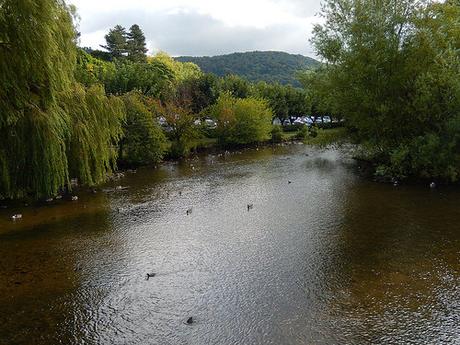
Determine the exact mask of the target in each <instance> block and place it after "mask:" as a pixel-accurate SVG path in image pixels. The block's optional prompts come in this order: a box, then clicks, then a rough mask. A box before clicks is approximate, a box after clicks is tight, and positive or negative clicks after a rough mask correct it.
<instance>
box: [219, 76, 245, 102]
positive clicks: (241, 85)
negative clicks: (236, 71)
mask: <svg viewBox="0 0 460 345" xmlns="http://www.w3.org/2000/svg"><path fill="white" fill-rule="evenodd" d="M220 90H221V91H222V92H230V93H231V94H232V96H233V97H236V98H246V97H248V96H249V94H250V91H251V90H250V84H249V82H248V81H247V80H246V79H243V78H241V77H239V76H237V75H233V74H230V75H227V76H225V77H223V78H222V79H221V82H220Z"/></svg>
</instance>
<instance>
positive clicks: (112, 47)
mask: <svg viewBox="0 0 460 345" xmlns="http://www.w3.org/2000/svg"><path fill="white" fill-rule="evenodd" d="M127 37H128V34H127V32H126V29H125V28H124V27H123V26H121V25H116V26H115V27H114V28H113V29H110V30H109V33H108V34H107V35H105V41H106V45H105V46H101V47H102V48H104V49H107V50H108V51H109V53H110V55H111V56H112V59H116V58H122V57H124V56H126V54H127V52H128V41H127Z"/></svg>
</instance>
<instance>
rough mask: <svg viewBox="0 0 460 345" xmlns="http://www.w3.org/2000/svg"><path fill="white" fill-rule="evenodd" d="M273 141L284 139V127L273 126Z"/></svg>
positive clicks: (277, 141)
mask: <svg viewBox="0 0 460 345" xmlns="http://www.w3.org/2000/svg"><path fill="white" fill-rule="evenodd" d="M271 136H272V142H274V143H280V142H282V141H283V128H282V127H281V126H273V127H272V131H271Z"/></svg>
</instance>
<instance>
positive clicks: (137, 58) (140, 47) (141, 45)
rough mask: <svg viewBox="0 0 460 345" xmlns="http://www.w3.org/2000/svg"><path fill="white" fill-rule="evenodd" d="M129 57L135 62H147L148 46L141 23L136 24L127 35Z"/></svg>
mask: <svg viewBox="0 0 460 345" xmlns="http://www.w3.org/2000/svg"><path fill="white" fill-rule="evenodd" d="M127 50H128V58H129V59H130V60H131V61H134V62H145V60H146V58H147V55H146V53H147V51H148V49H147V47H146V43H145V36H144V33H143V32H142V30H141V28H140V27H139V25H137V24H134V25H132V26H131V28H130V29H129V33H128V35H127Z"/></svg>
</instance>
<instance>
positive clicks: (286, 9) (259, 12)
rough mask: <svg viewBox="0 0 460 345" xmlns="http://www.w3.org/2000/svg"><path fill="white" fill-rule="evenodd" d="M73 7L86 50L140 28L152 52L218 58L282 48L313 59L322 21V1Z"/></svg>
mask: <svg viewBox="0 0 460 345" xmlns="http://www.w3.org/2000/svg"><path fill="white" fill-rule="evenodd" d="M68 2H70V3H72V4H74V5H76V6H77V9H78V13H79V15H80V17H81V22H80V31H81V33H82V36H81V45H82V46H91V47H93V48H97V47H98V46H99V44H103V43H104V35H105V33H106V32H107V31H108V29H109V28H110V27H113V26H114V25H116V24H121V25H124V26H126V27H129V26H130V25H131V24H134V23H136V24H139V25H140V26H141V28H142V29H143V30H144V32H145V34H146V37H147V40H148V46H149V48H150V49H151V50H152V51H151V52H154V51H156V50H165V51H167V52H169V53H171V54H178V55H185V54H192V55H205V54H208V55H209V54H210V55H214V54H221V53H228V52H232V51H234V50H237V51H248V50H254V49H259V50H273V49H277V50H285V51H288V52H291V53H301V54H307V55H313V52H312V50H311V48H310V46H309V43H308V37H309V35H310V33H311V28H312V25H313V23H314V22H317V21H318V19H317V18H315V17H314V15H315V14H316V13H317V12H318V10H319V3H320V0H303V1H302V0H232V1H217V0H214V1H212V0H131V1H126V0H110V1H108V0H107V1H101V0H99V1H95V0H68ZM160 23H161V24H162V25H161V26H160V25H159V24H160ZM197 35H200V36H199V37H197ZM242 35H245V36H242ZM181 40H182V42H181ZM225 41H228V49H225V48H226V47H225ZM171 49H172V50H173V51H171Z"/></svg>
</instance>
